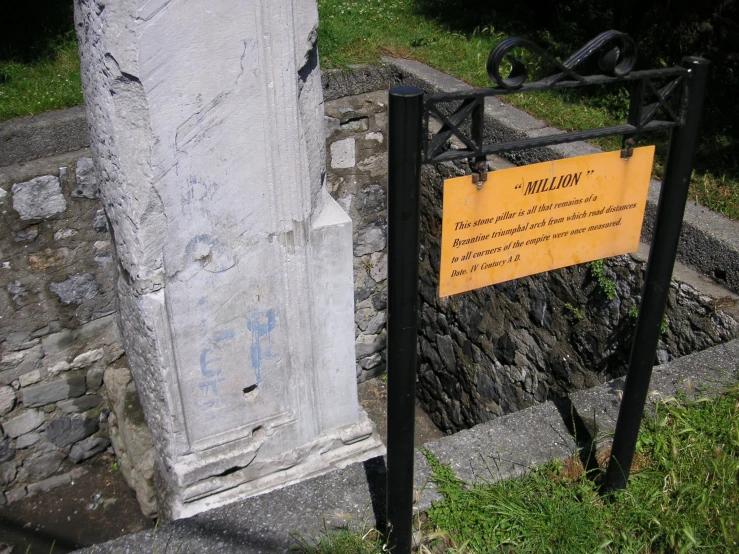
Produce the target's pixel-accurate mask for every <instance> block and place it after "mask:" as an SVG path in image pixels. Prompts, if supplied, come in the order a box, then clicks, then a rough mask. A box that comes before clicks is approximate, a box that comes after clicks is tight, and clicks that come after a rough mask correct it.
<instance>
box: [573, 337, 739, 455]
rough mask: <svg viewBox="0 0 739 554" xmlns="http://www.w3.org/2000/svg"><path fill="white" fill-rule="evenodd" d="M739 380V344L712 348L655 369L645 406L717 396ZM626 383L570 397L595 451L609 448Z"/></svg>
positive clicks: (732, 342)
mask: <svg viewBox="0 0 739 554" xmlns="http://www.w3.org/2000/svg"><path fill="white" fill-rule="evenodd" d="M737 380H739V340H733V341H731V342H728V343H726V344H720V345H719V346H714V347H713V348H709V349H707V350H703V351H702V352H697V353H695V354H690V355H688V356H683V357H682V358H678V359H677V360H675V361H673V362H670V363H667V364H664V365H661V366H658V367H655V368H654V371H653V373H652V382H651V383H650V386H649V396H648V406H654V403H655V402H657V401H659V400H665V399H667V398H674V397H675V396H676V395H678V394H685V396H686V398H688V399H691V400H693V399H696V398H700V397H702V396H709V397H712V396H717V395H719V394H721V393H723V392H724V391H726V390H727V389H728V388H729V387H732V386H736V383H737ZM624 382H625V379H624V378H623V377H621V378H619V379H614V380H613V381H609V382H607V383H605V384H603V385H601V386H598V387H593V388H592V389H588V390H583V391H579V392H576V393H573V394H570V401H571V402H572V406H573V407H574V409H575V413H576V414H577V416H578V417H579V418H580V420H581V421H582V423H583V424H584V425H585V427H586V429H587V430H588V432H589V433H590V435H591V437H593V438H594V439H595V442H596V448H603V447H604V446H606V445H607V444H610V442H611V438H612V436H613V432H614V431H615V429H616V419H617V418H618V409H619V406H620V405H621V394H622V392H623V387H624Z"/></svg>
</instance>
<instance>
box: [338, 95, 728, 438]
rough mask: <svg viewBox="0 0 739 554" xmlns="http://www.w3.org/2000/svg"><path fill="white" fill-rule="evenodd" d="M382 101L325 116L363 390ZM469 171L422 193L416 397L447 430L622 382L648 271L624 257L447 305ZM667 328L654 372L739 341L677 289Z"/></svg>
mask: <svg viewBox="0 0 739 554" xmlns="http://www.w3.org/2000/svg"><path fill="white" fill-rule="evenodd" d="M386 103H387V93H386V92H385V91H377V92H372V93H365V94H361V95H357V96H351V97H345V98H338V99H335V100H333V101H330V102H327V103H326V109H325V111H326V136H327V141H328V147H327V152H328V175H327V178H328V183H329V189H330V191H331V194H332V195H333V196H334V198H336V199H337V200H338V202H339V203H340V204H341V205H342V206H343V207H344V209H345V210H346V211H347V212H348V213H349V214H350V216H351V218H352V221H353V223H354V256H355V258H354V260H355V263H354V278H355V303H356V305H355V308H356V312H355V335H356V347H357V378H358V379H359V380H360V381H363V380H365V379H368V378H371V377H374V376H376V375H378V374H380V373H382V372H384V370H385V351H384V348H385V344H386V336H387V331H386V328H385V321H386V307H387V289H386V287H387V280H386V279H387V251H386V242H387V241H386V235H387V227H386V209H387V206H386V186H387V176H386V167H387V144H386V139H387V137H386V126H387V114H386ZM515 161H516V162H517V163H528V162H529V161H530V160H529V159H528V158H521V159H517V160H515ZM467 172H469V167H468V166H467V165H466V164H464V163H463V164H452V163H446V164H439V165H437V166H424V168H423V173H422V185H421V186H422V198H421V211H422V233H421V236H422V244H421V267H420V279H421V282H420V297H419V306H420V314H419V316H420V322H421V328H420V329H421V337H420V340H419V355H420V356H419V380H418V398H419V400H420V402H421V405H422V406H423V407H424V409H425V410H426V411H427V412H428V414H429V415H430V416H431V418H432V419H433V421H434V423H435V424H436V425H437V426H439V427H440V428H441V429H442V430H445V431H447V432H456V431H459V430H461V429H464V428H468V427H471V426H473V425H475V424H477V423H481V422H483V421H487V420H490V419H493V418H495V417H499V416H501V415H504V414H508V413H511V412H514V411H517V410H520V409H523V408H526V407H529V406H532V405H534V404H537V403H540V402H544V401H546V400H549V399H552V398H557V397H558V396H560V395H561V394H563V393H565V392H570V391H574V390H580V389H583V388H587V387H592V386H594V385H597V384H599V383H602V382H603V381H604V380H605V379H608V378H613V377H616V376H620V375H623V374H624V372H625V369H626V363H627V358H628V353H629V349H630V346H631V336H632V335H631V333H632V332H633V329H634V325H635V323H636V316H637V315H638V303H639V295H640V294H641V289H642V285H643V274H644V265H645V264H644V263H642V262H639V261H636V260H635V259H634V258H632V257H631V256H619V257H616V258H612V259H609V260H606V261H605V263H604V265H603V267H602V269H598V266H593V265H591V264H583V265H579V266H574V267H571V268H565V269H561V270H558V271H552V272H549V273H546V274H541V275H535V276H531V277H526V278H523V279H518V280H516V281H512V282H509V283H503V284H500V285H497V286H494V287H487V288H485V289H481V290H478V291H473V292H470V293H465V294H460V295H455V296H453V297H449V298H444V299H439V298H438V273H439V255H440V239H441V234H440V233H441V231H440V230H441V206H442V194H441V185H442V180H443V179H445V178H449V177H457V176H460V175H464V174H465V173H467ZM599 278H600V279H599ZM599 280H600V281H601V282H602V283H604V284H599ZM608 282H612V285H607V284H606V283H608ZM608 286H612V287H613V289H614V290H613V292H614V293H615V296H613V297H612V298H609V297H608V294H607V292H605V291H604V289H605V288H607V287H608ZM665 326H666V328H665V332H664V333H663V335H662V338H661V341H660V345H659V349H658V353H657V362H658V363H665V362H667V361H669V360H671V359H673V358H677V357H679V356H683V355H686V354H689V353H691V352H696V351H699V350H703V349H705V348H709V347H711V346H714V345H716V344H718V343H721V342H725V341H728V340H730V339H731V338H734V337H736V336H737V334H738V333H739V326H738V325H737V323H736V322H735V321H734V320H733V319H732V318H731V317H729V316H728V315H726V314H724V313H722V312H721V311H720V310H717V309H716V303H715V302H714V301H713V300H712V299H710V298H708V297H705V296H702V295H701V294H700V293H698V291H696V290H695V289H693V288H692V287H690V286H689V285H686V284H682V283H676V282H673V283H672V288H671V291H670V295H669V300H668V310H667V315H666V319H665Z"/></svg>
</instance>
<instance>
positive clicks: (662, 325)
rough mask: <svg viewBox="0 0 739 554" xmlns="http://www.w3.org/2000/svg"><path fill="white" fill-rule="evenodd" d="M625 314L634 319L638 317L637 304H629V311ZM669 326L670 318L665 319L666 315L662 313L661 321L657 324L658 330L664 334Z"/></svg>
mask: <svg viewBox="0 0 739 554" xmlns="http://www.w3.org/2000/svg"><path fill="white" fill-rule="evenodd" d="M626 315H628V316H629V317H630V318H631V319H633V320H635V321H636V320H637V319H639V306H637V305H636V304H634V305H633V306H631V307H630V308H629V311H628V312H627V313H626ZM669 328H670V320H669V319H667V315H663V316H662V323H660V326H659V332H660V333H662V334H664V333H666V332H667V329H669Z"/></svg>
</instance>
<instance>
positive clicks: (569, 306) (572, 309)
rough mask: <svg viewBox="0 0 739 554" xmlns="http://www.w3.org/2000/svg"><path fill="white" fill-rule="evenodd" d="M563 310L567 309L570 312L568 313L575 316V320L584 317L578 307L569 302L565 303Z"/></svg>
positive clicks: (580, 319)
mask: <svg viewBox="0 0 739 554" xmlns="http://www.w3.org/2000/svg"><path fill="white" fill-rule="evenodd" d="M565 310H567V311H568V312H569V313H570V315H572V317H574V318H575V320H576V321H582V320H583V319H585V316H584V315H583V313H582V310H581V309H580V308H576V307H575V306H573V305H572V304H570V303H569V302H567V303H566V304H565Z"/></svg>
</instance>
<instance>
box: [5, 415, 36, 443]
mask: <svg viewBox="0 0 739 554" xmlns="http://www.w3.org/2000/svg"><path fill="white" fill-rule="evenodd" d="M44 421H46V417H45V416H44V414H43V412H40V411H38V410H26V411H25V412H23V413H22V414H21V415H19V416H17V417H14V418H13V419H11V420H10V421H7V422H5V423H4V424H3V429H4V430H5V434H6V435H8V436H9V437H11V438H16V437H20V436H21V435H25V434H26V433H30V432H31V431H33V430H34V429H37V428H38V427H39V426H40V425H41V424H42V423H43V422H44Z"/></svg>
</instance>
